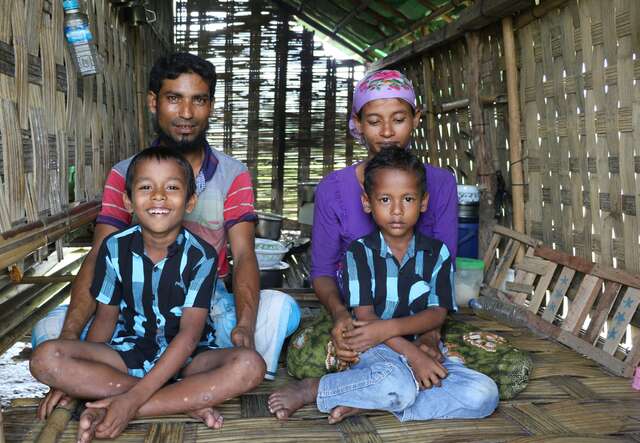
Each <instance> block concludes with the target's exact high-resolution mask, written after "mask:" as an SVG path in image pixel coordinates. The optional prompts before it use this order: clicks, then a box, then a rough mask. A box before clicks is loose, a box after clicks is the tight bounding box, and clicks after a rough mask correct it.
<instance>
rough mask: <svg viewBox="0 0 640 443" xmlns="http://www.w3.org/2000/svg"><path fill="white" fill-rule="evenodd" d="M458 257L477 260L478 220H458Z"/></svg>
mask: <svg viewBox="0 0 640 443" xmlns="http://www.w3.org/2000/svg"><path fill="white" fill-rule="evenodd" d="M458 257H469V258H478V219H469V218H459V219H458Z"/></svg>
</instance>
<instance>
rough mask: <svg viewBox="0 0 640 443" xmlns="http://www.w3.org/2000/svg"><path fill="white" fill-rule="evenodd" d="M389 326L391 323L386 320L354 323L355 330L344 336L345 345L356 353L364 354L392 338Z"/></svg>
mask: <svg viewBox="0 0 640 443" xmlns="http://www.w3.org/2000/svg"><path fill="white" fill-rule="evenodd" d="M387 325H389V322H387V321H385V320H369V321H360V320H355V321H354V322H353V326H355V329H352V330H350V331H347V332H345V333H344V334H343V335H344V338H345V344H346V345H347V347H349V348H350V349H352V350H354V351H356V352H364V351H366V350H367V349H370V348H373V347H374V346H377V345H379V344H380V343H384V342H385V341H386V340H387V339H389V338H391V334H390V332H389V330H388V328H387Z"/></svg>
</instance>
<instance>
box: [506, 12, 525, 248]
mask: <svg viewBox="0 0 640 443" xmlns="http://www.w3.org/2000/svg"><path fill="white" fill-rule="evenodd" d="M502 40H503V45H504V60H505V64H506V68H507V106H508V110H509V163H510V168H509V169H510V171H511V198H512V205H513V229H514V230H516V231H518V232H522V233H524V231H525V226H524V174H523V171H522V147H521V138H520V97H519V96H518V68H517V65H516V49H515V42H514V36H513V19H512V18H511V17H505V18H503V19H502ZM521 254H523V250H522V249H520V251H519V252H518V255H519V257H518V259H520V258H521V257H520V255H521Z"/></svg>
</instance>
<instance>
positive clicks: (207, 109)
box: [147, 74, 213, 153]
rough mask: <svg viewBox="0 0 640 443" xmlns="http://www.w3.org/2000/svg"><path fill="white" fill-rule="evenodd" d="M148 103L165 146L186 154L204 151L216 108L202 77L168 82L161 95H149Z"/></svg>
mask: <svg viewBox="0 0 640 443" xmlns="http://www.w3.org/2000/svg"><path fill="white" fill-rule="evenodd" d="M147 102H148V105H149V110H150V111H151V112H152V113H153V114H154V115H155V126H156V132H157V133H158V136H159V139H160V144H161V145H164V146H172V147H175V148H177V149H179V150H181V151H182V152H183V153H185V152H191V151H196V150H198V149H202V147H203V145H204V142H205V140H206V131H207V128H208V127H209V115H210V113H211V107H212V105H213V103H212V101H211V99H210V98H209V85H208V84H207V83H206V82H205V81H204V80H203V79H202V77H200V76H199V75H198V74H181V75H180V76H178V78H176V79H174V80H170V79H165V80H163V82H162V87H161V88H160V91H159V92H158V94H157V95H156V94H155V93H153V92H149V94H148V96H147Z"/></svg>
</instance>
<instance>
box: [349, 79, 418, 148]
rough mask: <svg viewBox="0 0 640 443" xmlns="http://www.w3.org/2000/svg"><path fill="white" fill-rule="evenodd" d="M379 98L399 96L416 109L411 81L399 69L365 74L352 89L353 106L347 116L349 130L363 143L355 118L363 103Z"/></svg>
mask: <svg viewBox="0 0 640 443" xmlns="http://www.w3.org/2000/svg"><path fill="white" fill-rule="evenodd" d="M379 98H399V99H402V100H404V101H406V102H407V103H409V104H410V105H411V107H412V108H413V110H414V111H415V109H416V93H415V92H414V90H413V85H412V84H411V81H410V80H409V79H408V78H407V77H405V76H404V74H402V73H401V72H400V71H395V70H383V71H374V72H371V73H369V74H367V75H366V76H365V77H364V78H363V79H362V80H360V81H359V82H358V84H357V85H356V87H355V89H354V91H353V106H352V107H351V117H350V118H349V131H350V132H351V135H353V138H355V139H356V140H358V141H359V142H360V143H363V139H362V134H361V133H360V132H359V131H358V129H357V128H356V122H355V119H356V118H358V112H360V110H361V109H362V107H363V106H364V105H366V104H367V103H369V102H370V101H372V100H377V99H379Z"/></svg>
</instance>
